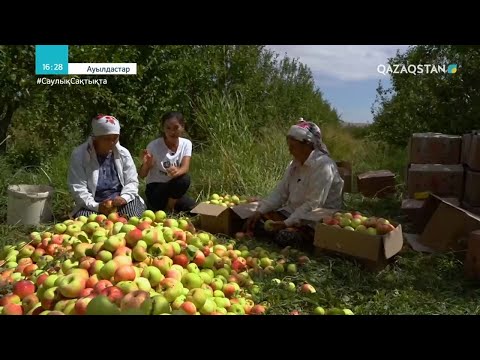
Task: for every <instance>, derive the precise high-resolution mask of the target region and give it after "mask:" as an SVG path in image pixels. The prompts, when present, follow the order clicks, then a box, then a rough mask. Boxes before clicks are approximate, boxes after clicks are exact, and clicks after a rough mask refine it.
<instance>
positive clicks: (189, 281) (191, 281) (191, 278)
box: [182, 273, 203, 289]
mask: <svg viewBox="0 0 480 360" xmlns="http://www.w3.org/2000/svg"><path fill="white" fill-rule="evenodd" d="M182 284H183V286H185V287H186V288H187V289H195V288H199V287H200V286H202V284H203V280H202V278H201V277H200V276H199V275H198V274H196V273H188V274H185V275H183V276H182Z"/></svg>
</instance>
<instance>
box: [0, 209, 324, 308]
mask: <svg viewBox="0 0 480 360" xmlns="http://www.w3.org/2000/svg"><path fill="white" fill-rule="evenodd" d="M235 245H236V244H235V240H230V241H229V242H225V243H223V244H222V243H220V240H218V239H217V238H216V237H215V236H213V235H212V234H210V233H207V232H202V231H196V229H195V228H194V226H193V225H192V224H191V222H190V221H189V220H188V218H181V219H173V218H167V217H166V214H165V212H163V211H158V212H156V213H154V212H152V211H150V210H147V211H145V213H144V214H143V216H142V217H141V218H136V217H132V218H130V219H129V220H127V219H125V218H124V217H121V216H119V214H117V213H111V214H110V215H108V217H107V216H105V215H97V214H92V215H91V216H89V217H88V218H87V217H84V216H83V217H79V218H77V219H75V220H66V221H64V222H62V223H57V224H55V225H54V226H53V227H52V228H50V229H47V230H45V231H43V232H32V233H31V234H29V239H28V241H24V242H21V243H19V244H16V245H6V246H5V247H4V248H3V249H1V251H0V314H5V315H64V314H66V315H84V314H86V315H115V314H148V315H163V314H182V315H185V314H191V315H200V314H202V315H224V314H232V315H244V314H250V315H257V314H264V313H265V311H266V310H267V305H266V304H263V303H257V304H255V303H254V301H253V299H254V295H253V294H259V293H261V291H262V290H261V288H260V287H259V286H258V285H257V284H255V283H254V281H253V278H254V277H255V276H256V275H259V274H260V275H262V274H274V273H275V274H281V273H285V275H287V274H295V273H296V272H297V267H296V264H295V263H287V261H286V257H282V256H280V257H279V258H278V259H277V260H273V259H271V254H269V253H268V252H267V251H266V250H264V249H262V248H260V247H258V248H255V249H253V250H251V251H250V250H249V249H248V247H247V246H245V245H242V246H239V247H238V249H235ZM306 262H308V258H307V259H305V257H299V258H298V263H299V266H302V264H305V263H306ZM290 286H291V285H290ZM293 286H294V287H295V291H298V292H300V293H307V294H312V293H314V292H315V289H313V286H311V285H309V284H307V283H302V284H299V285H298V286H296V285H293ZM312 289H313V291H312Z"/></svg>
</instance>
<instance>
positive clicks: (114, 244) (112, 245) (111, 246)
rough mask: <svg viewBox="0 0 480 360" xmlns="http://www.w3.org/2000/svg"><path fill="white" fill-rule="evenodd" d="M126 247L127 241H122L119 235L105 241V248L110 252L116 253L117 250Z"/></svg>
mask: <svg viewBox="0 0 480 360" xmlns="http://www.w3.org/2000/svg"><path fill="white" fill-rule="evenodd" d="M125 245H126V241H125V239H122V238H120V237H119V236H117V235H112V236H110V237H109V238H108V239H107V240H106V241H105V243H104V244H103V248H104V249H105V250H108V251H110V252H115V250H117V249H118V248H119V247H123V246H125Z"/></svg>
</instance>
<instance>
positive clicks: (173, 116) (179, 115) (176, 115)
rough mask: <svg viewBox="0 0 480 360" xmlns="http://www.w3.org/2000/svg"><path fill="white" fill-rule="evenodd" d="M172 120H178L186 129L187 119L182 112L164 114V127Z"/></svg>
mask: <svg viewBox="0 0 480 360" xmlns="http://www.w3.org/2000/svg"><path fill="white" fill-rule="evenodd" d="M170 119H177V120H178V122H179V123H180V125H182V126H183V127H185V119H184V117H183V114H182V113H181V112H177V111H170V112H167V113H166V114H163V116H162V126H164V125H165V123H166V122H167V121H168V120H170Z"/></svg>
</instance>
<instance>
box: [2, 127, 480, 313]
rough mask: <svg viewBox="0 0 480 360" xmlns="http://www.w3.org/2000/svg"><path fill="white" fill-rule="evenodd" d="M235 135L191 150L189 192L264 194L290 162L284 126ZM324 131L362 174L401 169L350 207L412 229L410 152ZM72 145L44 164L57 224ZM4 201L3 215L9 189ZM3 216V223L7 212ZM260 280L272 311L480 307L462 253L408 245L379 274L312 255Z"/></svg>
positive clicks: (14, 233)
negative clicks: (390, 191) (406, 214)
mask: <svg viewBox="0 0 480 360" xmlns="http://www.w3.org/2000/svg"><path fill="white" fill-rule="evenodd" d="M230 126H231V127H232V129H233V132H232V133H236V131H237V129H236V128H235V124H231V125H230ZM232 133H225V132H218V134H221V135H220V136H214V138H213V141H214V143H215V146H212V147H209V148H207V149H206V150H203V151H199V152H196V153H195V154H194V156H193V161H192V178H193V186H192V189H191V195H192V196H195V197H196V198H197V199H199V200H202V199H205V198H206V197H208V196H209V195H210V194H212V193H214V192H217V193H232V194H233V193H236V194H245V195H265V194H267V193H268V191H269V190H270V189H271V188H272V187H273V186H274V185H275V183H276V182H277V181H278V179H279V177H280V176H281V174H282V172H283V170H284V168H285V166H286V164H287V162H288V160H289V155H288V153H287V150H286V146H285V143H284V129H276V130H275V131H268V136H267V135H263V140H262V138H259V137H258V135H257V137H256V140H253V141H252V140H251V138H249V136H245V134H244V136H233V135H231V134H232ZM265 134H267V132H265ZM247 135H248V134H247ZM324 136H325V141H326V143H327V145H328V146H329V148H330V150H331V152H332V154H333V157H334V158H335V159H337V160H340V159H342V160H349V161H352V162H353V166H354V169H355V171H356V172H357V173H358V172H362V171H366V170H375V169H390V170H392V171H394V172H395V173H397V174H398V178H397V182H398V192H397V194H396V196H395V197H393V198H392V199H386V200H380V199H366V198H363V197H362V196H361V195H359V194H347V195H346V198H345V202H346V208H347V209H352V210H359V211H362V212H364V213H365V214H368V215H372V216H373V215H376V216H383V217H386V218H389V219H394V220H396V221H399V222H401V223H403V224H404V228H406V229H407V231H408V224H405V223H404V222H405V219H403V218H402V216H401V214H400V211H399V207H400V199H401V196H402V190H403V189H404V184H403V178H402V176H401V172H402V168H403V167H404V166H405V152H404V151H403V150H402V149H389V148H388V147H385V146H384V145H381V144H378V143H374V142H371V141H370V140H368V139H365V138H355V137H354V136H352V134H351V133H350V132H349V131H347V130H345V129H340V128H338V127H325V128H324ZM252 137H253V136H252ZM70 150H71V147H68V146H66V147H65V149H64V151H63V152H60V153H59V155H58V156H56V157H55V158H53V159H51V160H50V161H48V162H47V163H46V164H45V165H44V168H45V169H46V171H47V172H48V174H49V175H50V177H51V178H52V180H53V183H54V186H55V188H56V190H57V193H56V195H55V197H54V209H55V216H56V219H57V221H60V220H63V219H65V218H66V215H67V214H68V211H69V210H70V209H71V205H72V201H71V198H70V196H69V195H68V192H67V188H66V171H67V167H68V158H69V151H70ZM14 174H15V173H14V171H13V170H12V169H11V168H9V167H8V165H7V164H6V163H5V162H2V166H1V179H2V181H3V182H4V183H3V184H2V185H3V186H2V189H5V186H6V185H7V184H9V183H20V182H27V183H42V182H43V178H42V173H41V172H38V171H33V172H28V171H21V172H20V173H18V174H17V175H16V176H15V178H13V175H14ZM12 179H13V180H12ZM143 186H144V184H142V188H143ZM1 201H2V205H3V206H2V207H1V208H2V211H4V212H5V211H6V206H5V205H6V201H7V198H6V192H5V191H4V192H3V193H2V197H1ZM2 218H3V220H5V213H2ZM30 230H32V229H25V228H21V227H14V226H7V225H1V226H0V239H1V242H2V243H3V244H7V243H14V242H16V241H19V240H25V236H26V234H27V233H28V231H30ZM247 246H249V248H251V249H253V248H255V247H257V246H261V247H263V248H264V249H266V250H267V251H269V252H273V254H272V257H273V258H274V257H275V256H276V254H277V255H278V254H280V252H281V250H282V249H279V248H277V247H276V246H275V245H272V244H270V243H265V242H260V241H258V240H257V241H250V242H247ZM297 256H298V254H295V255H291V257H290V258H289V260H288V261H293V262H294V261H296V258H297ZM272 278H279V279H280V280H282V281H286V282H289V281H292V282H294V283H295V284H297V285H298V284H301V283H303V282H304V281H307V282H309V283H311V284H312V285H314V287H315V288H316V290H317V292H316V293H315V294H310V295H305V294H300V293H298V292H296V293H291V292H289V291H288V290H285V289H284V288H283V287H282V286H278V285H277V284H275V283H273V282H272V280H271V279H272ZM256 283H259V284H260V285H261V286H262V291H261V292H260V294H258V295H257V297H256V300H257V301H259V302H263V301H265V302H267V303H268V304H269V313H270V314H287V313H289V312H290V311H292V310H299V311H300V312H301V313H311V312H312V311H313V308H314V307H315V306H317V305H320V306H324V307H327V308H329V307H345V308H350V309H352V310H353V311H354V313H355V314H478V313H479V311H480V309H479V306H478V301H477V296H478V295H479V291H480V290H478V289H477V288H476V287H475V286H474V284H471V283H469V282H468V281H466V280H465V279H464V276H463V264H462V262H461V261H460V260H459V259H458V258H456V257H455V256H454V255H453V254H443V255H428V254H420V253H416V252H414V251H412V250H409V249H408V247H405V249H404V251H402V252H401V253H400V254H398V255H397V256H396V257H395V259H394V261H393V262H392V263H391V264H390V265H389V266H388V267H387V268H386V269H385V270H383V271H380V272H370V271H367V270H365V269H363V267H362V266H361V265H359V264H357V263H355V262H354V261H351V260H349V259H343V258H341V257H331V256H322V257H318V258H315V259H313V258H312V261H311V262H310V263H309V264H308V265H306V266H304V267H300V268H299V272H298V273H297V274H294V275H285V274H276V273H274V274H271V275H264V274H263V275H260V276H259V277H257V279H256Z"/></svg>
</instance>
